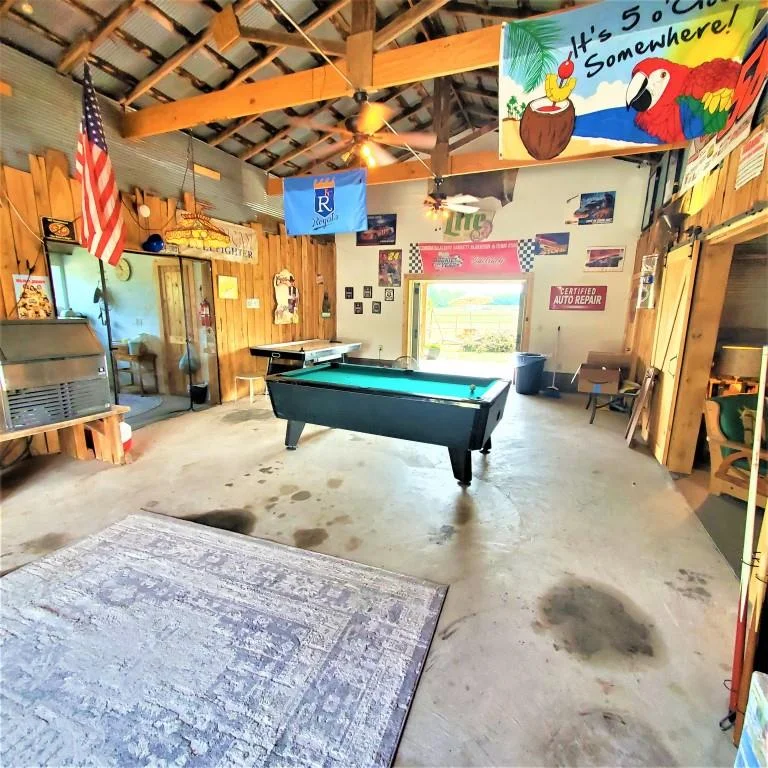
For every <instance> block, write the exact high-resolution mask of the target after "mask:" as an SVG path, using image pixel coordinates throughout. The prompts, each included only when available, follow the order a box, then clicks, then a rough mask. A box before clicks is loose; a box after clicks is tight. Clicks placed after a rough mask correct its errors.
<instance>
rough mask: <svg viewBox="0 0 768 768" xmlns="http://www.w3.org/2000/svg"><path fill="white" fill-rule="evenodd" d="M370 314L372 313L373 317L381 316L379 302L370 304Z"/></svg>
mask: <svg viewBox="0 0 768 768" xmlns="http://www.w3.org/2000/svg"><path fill="white" fill-rule="evenodd" d="M371 312H373V314H374V315H380V314H381V302H380V301H374V302H373V303H372V304H371Z"/></svg>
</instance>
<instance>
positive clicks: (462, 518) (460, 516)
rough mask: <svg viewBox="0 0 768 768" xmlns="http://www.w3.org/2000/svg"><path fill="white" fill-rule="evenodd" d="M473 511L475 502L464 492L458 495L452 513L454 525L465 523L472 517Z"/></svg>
mask: <svg viewBox="0 0 768 768" xmlns="http://www.w3.org/2000/svg"><path fill="white" fill-rule="evenodd" d="M474 511H475V503H474V501H472V498H471V497H470V496H467V495H466V494H464V495H462V496H459V499H458V501H457V502H456V509H455V514H454V521H455V523H456V525H466V524H467V523H468V522H469V521H470V520H471V519H472V515H473V514H474Z"/></svg>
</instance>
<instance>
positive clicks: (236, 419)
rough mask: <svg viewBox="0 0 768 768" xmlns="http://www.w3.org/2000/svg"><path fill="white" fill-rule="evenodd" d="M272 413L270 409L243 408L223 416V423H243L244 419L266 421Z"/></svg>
mask: <svg viewBox="0 0 768 768" xmlns="http://www.w3.org/2000/svg"><path fill="white" fill-rule="evenodd" d="M271 415H272V414H271V413H270V412H269V411H261V410H256V409H252V410H247V411H245V410H243V411H232V412H230V413H228V414H227V415H226V416H222V418H221V422H222V424H242V423H243V422H244V421H264V420H266V419H268V418H269V417H270V416H271Z"/></svg>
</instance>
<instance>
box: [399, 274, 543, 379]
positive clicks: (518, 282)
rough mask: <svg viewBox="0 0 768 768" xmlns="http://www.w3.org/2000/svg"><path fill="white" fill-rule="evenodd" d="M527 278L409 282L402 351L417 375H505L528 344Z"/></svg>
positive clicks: (528, 292) (528, 280)
mask: <svg viewBox="0 0 768 768" xmlns="http://www.w3.org/2000/svg"><path fill="white" fill-rule="evenodd" d="M529 295H530V278H528V277H521V278H518V279H504V280H466V279H464V280H459V279H436V280H421V279H411V280H409V287H408V290H407V291H406V296H407V300H408V303H409V306H408V311H407V313H406V317H407V318H408V325H409V329H408V334H407V341H408V344H407V346H408V350H407V354H409V355H411V356H412V357H414V358H416V360H417V362H418V364H419V367H420V368H421V369H423V370H430V371H438V372H441V373H457V374H462V375H477V374H478V373H479V374H482V375H486V376H504V377H507V378H508V377H509V376H511V373H512V369H513V367H514V355H515V353H516V352H520V351H524V350H525V349H526V348H527V341H528V316H527V305H528V297H529Z"/></svg>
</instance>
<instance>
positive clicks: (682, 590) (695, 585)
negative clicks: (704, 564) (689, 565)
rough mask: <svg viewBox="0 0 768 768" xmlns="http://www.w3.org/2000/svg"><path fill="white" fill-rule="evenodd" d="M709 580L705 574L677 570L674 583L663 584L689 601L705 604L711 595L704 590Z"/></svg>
mask: <svg viewBox="0 0 768 768" xmlns="http://www.w3.org/2000/svg"><path fill="white" fill-rule="evenodd" d="M709 578H710V577H709V576H708V575H707V574H706V573H699V572H698V571H689V570H687V569H685V568H678V570H677V576H676V578H675V581H665V582H664V583H665V584H666V585H667V586H668V587H670V588H671V589H674V590H675V592H678V593H679V594H681V595H682V596H683V597H687V598H688V599H689V600H699V601H701V602H702V603H706V602H707V601H708V600H709V598H710V597H712V593H711V592H710V591H709V590H708V589H705V585H707V584H709Z"/></svg>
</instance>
